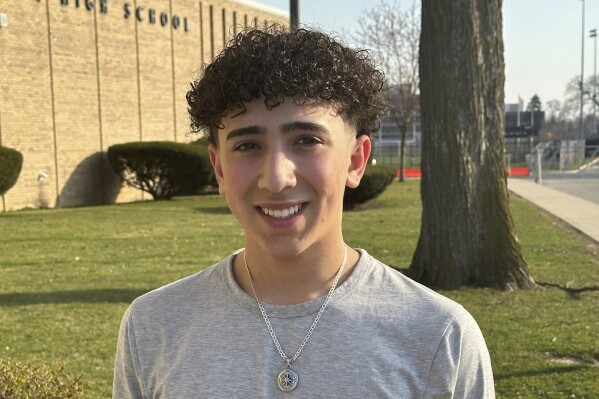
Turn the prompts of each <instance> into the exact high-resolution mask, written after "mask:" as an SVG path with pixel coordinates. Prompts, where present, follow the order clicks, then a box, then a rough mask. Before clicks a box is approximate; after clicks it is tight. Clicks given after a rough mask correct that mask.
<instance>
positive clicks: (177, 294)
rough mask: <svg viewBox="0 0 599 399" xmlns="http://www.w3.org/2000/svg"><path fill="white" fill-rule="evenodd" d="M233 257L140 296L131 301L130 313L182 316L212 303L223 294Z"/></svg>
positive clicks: (150, 316) (149, 317)
mask: <svg viewBox="0 0 599 399" xmlns="http://www.w3.org/2000/svg"><path fill="white" fill-rule="evenodd" d="M230 258H231V256H229V257H227V258H225V259H223V260H222V261H220V262H219V263H216V264H214V265H212V266H210V267H208V268H206V269H204V270H202V271H200V272H198V273H195V274H192V275H190V276H187V277H184V278H182V279H180V280H177V281H174V282H172V283H170V284H167V285H165V286H162V287H160V288H157V289H155V290H152V291H150V292H148V293H146V294H144V295H142V296H140V297H138V298H136V299H135V300H134V301H133V302H132V303H131V306H130V310H129V312H128V313H129V317H131V318H133V319H137V320H138V321H142V320H146V321H148V322H152V320H153V321H157V319H162V318H170V317H177V316H181V315H183V314H184V313H185V312H186V311H188V310H191V309H192V308H198V307H202V306H210V303H212V302H213V301H218V300H219V298H220V297H221V296H222V295H221V292H222V291H223V290H224V284H223V281H224V279H225V275H226V272H227V267H228V265H229V262H230Z"/></svg>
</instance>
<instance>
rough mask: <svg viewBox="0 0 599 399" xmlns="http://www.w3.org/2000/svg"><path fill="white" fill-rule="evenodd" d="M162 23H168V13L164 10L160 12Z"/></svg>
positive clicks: (164, 24) (163, 24)
mask: <svg viewBox="0 0 599 399" xmlns="http://www.w3.org/2000/svg"><path fill="white" fill-rule="evenodd" d="M160 24H161V25H162V26H166V24H168V14H167V13H165V12H163V13H160Z"/></svg>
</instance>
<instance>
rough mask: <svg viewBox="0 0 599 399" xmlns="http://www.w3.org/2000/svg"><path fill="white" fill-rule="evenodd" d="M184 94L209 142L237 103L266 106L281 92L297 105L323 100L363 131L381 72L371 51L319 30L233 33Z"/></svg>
mask: <svg viewBox="0 0 599 399" xmlns="http://www.w3.org/2000/svg"><path fill="white" fill-rule="evenodd" d="M203 72H204V73H203V76H202V77H201V78H200V79H199V80H197V81H195V82H194V83H192V84H191V90H190V91H189V92H188V93H187V96H186V98H187V103H188V111H189V114H190V116H191V130H192V131H194V132H199V131H201V132H203V133H204V134H205V135H206V137H207V138H208V139H209V140H211V141H213V142H214V140H215V137H213V135H214V132H216V130H217V129H219V128H222V127H223V126H222V123H221V121H222V118H223V117H225V115H228V114H233V115H237V114H241V113H243V112H244V111H245V105H244V103H247V102H250V101H252V100H255V99H257V98H263V99H264V104H265V105H266V107H267V108H268V109H269V110H270V109H272V108H274V107H276V106H278V105H280V104H281V103H282V102H283V101H285V98H288V99H292V100H293V101H294V102H295V103H296V104H298V105H301V104H304V103H306V102H308V103H310V104H330V105H332V106H333V107H334V108H335V109H336V111H337V113H338V114H339V115H340V116H341V117H342V118H343V119H344V120H345V121H346V122H348V123H350V124H352V125H353V126H355V128H356V131H357V133H356V135H358V136H360V135H370V133H371V132H375V131H377V130H378V128H379V119H378V118H379V117H380V116H382V115H383V114H384V113H385V111H386V105H385V100H384V96H383V86H384V83H385V76H384V74H383V72H381V71H380V70H378V69H377V67H376V65H375V63H374V61H373V58H372V57H371V55H370V52H369V51H367V50H353V49H350V48H348V47H346V46H344V45H342V44H340V43H339V42H338V41H336V40H335V38H332V37H330V36H328V35H326V34H324V33H322V32H318V31H314V30H306V29H300V30H298V31H295V32H284V31H281V30H280V28H279V27H277V26H273V27H271V28H269V29H268V30H266V31H262V30H247V31H244V32H242V33H239V34H238V35H237V36H236V37H235V38H234V39H232V40H231V41H230V42H229V44H228V46H227V47H226V48H225V49H224V50H223V51H222V52H221V53H220V54H219V56H218V57H216V59H215V60H214V61H213V62H212V63H211V64H209V65H208V66H206V67H205V68H204V70H203Z"/></svg>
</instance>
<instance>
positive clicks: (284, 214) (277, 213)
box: [260, 205, 302, 219]
mask: <svg viewBox="0 0 599 399" xmlns="http://www.w3.org/2000/svg"><path fill="white" fill-rule="evenodd" d="M260 209H262V212H264V214H265V215H268V216H272V217H274V218H276V219H287V218H289V217H291V216H293V215H294V214H296V213H297V212H299V210H300V209H302V206H301V205H295V206H292V207H289V208H286V209H268V208H260Z"/></svg>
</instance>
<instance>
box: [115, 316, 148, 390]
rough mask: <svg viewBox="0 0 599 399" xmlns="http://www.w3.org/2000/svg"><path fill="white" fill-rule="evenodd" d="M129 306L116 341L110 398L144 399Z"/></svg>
mask: <svg viewBox="0 0 599 399" xmlns="http://www.w3.org/2000/svg"><path fill="white" fill-rule="evenodd" d="M139 370H140V366H139V359H138V356H137V347H136V345H135V332H134V328H133V321H132V311H131V306H130V307H129V308H128V309H127V311H126V312H125V315H124V316H123V320H122V321H121V327H120V329H119V337H118V341H117V350H116V359H115V367H114V381H113V387H112V397H113V398H115V399H116V398H118V399H133V398H135V399H141V398H144V397H145V395H143V389H142V378H141V373H140V372H139Z"/></svg>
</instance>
